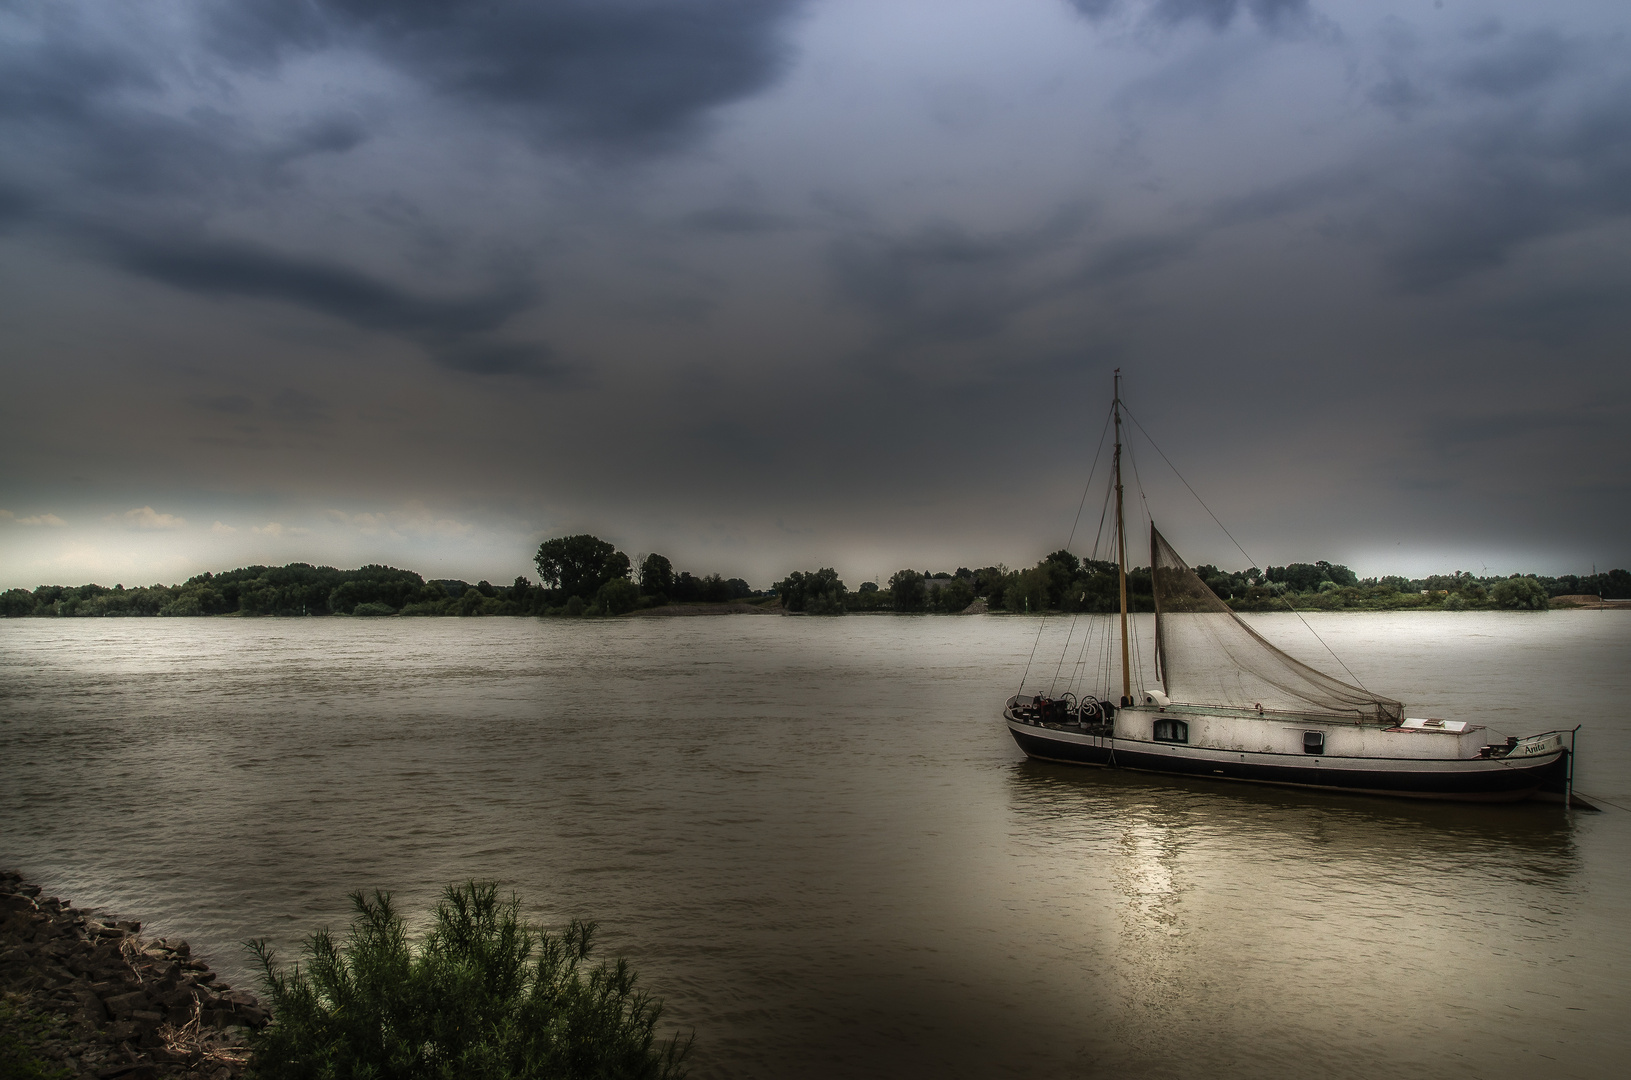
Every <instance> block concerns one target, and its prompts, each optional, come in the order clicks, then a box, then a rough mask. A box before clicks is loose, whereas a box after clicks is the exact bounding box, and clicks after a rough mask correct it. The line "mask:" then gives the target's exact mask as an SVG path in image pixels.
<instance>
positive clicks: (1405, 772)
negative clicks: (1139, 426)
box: [1003, 369, 1582, 805]
mask: <svg viewBox="0 0 1631 1080" xmlns="http://www.w3.org/2000/svg"><path fill="white" fill-rule="evenodd" d="M1122 411H1123V405H1122V401H1121V372H1120V370H1119V369H1117V371H1116V376H1115V396H1114V401H1113V405H1112V415H1113V419H1114V422H1115V453H1114V457H1113V475H1112V483H1113V484H1114V496H1115V525H1114V542H1115V546H1116V563H1117V569H1118V573H1119V579H1120V580H1119V584H1120V604H1121V610H1120V635H1119V636H1120V642H1119V644H1120V654H1121V655H1120V659H1121V664H1120V668H1121V672H1120V674H1121V679H1120V691H1121V692H1120V694H1119V695H1114V694H1113V689H1111V688H1109V687H1106V688H1104V689H1105V692H1104V693H1103V694H1102V695H1094V694H1087V693H1084V694H1083V695H1082V696H1080V697H1079V698H1078V697H1077V696H1076V695H1075V694H1072V693H1068V692H1067V693H1064V694H1061V695H1059V696H1057V697H1055V696H1052V694H1051V691H1050V693H1049V694H1032V695H1026V694H1024V693H1020V694H1016V695H1014V696H1013V697H1011V698H1009V699H1008V702H1007V705H1006V707H1005V708H1004V710H1003V719H1004V722H1005V723H1006V724H1007V726H1008V730H1009V732H1010V733H1011V734H1012V735H1013V737H1014V741H1015V742H1016V743H1018V744H1019V748H1020V749H1021V750H1022V751H1024V752H1025V754H1026V755H1027V756H1028V757H1031V758H1035V759H1039V760H1043V761H1056V762H1064V763H1069V764H1073V765H1095V766H1102V767H1110V768H1121V769H1136V770H1144V771H1149V772H1159V773H1176V774H1184V775H1191V776H1200V777H1208V778H1213V779H1225V780H1245V781H1255V782H1258V783H1268V784H1282V785H1292V786H1296V787H1302V788H1316V789H1321V790H1326V791H1342V792H1351V793H1357V794H1367V795H1390V796H1403V797H1408V798H1417V799H1452V800H1463V801H1484V802H1501V801H1516V800H1519V799H1525V798H1529V797H1532V796H1535V795H1542V796H1543V797H1544V796H1547V795H1550V796H1552V797H1554V798H1555V797H1556V796H1558V795H1561V796H1562V799H1561V801H1565V802H1573V803H1574V804H1575V805H1581V804H1582V802H1581V800H1580V799H1579V798H1578V796H1575V795H1574V794H1573V772H1574V770H1573V764H1574V753H1573V750H1574V742H1575V735H1576V733H1577V732H1578V730H1579V729H1578V728H1576V729H1574V730H1573V731H1569V730H1562V729H1559V730H1552V731H1543V732H1539V733H1537V734H1533V735H1526V736H1523V737H1508V738H1505V739H1503V740H1501V741H1492V735H1491V733H1490V732H1489V731H1488V729H1487V728H1486V727H1485V726H1484V725H1482V724H1480V723H1477V722H1475V721H1472V720H1449V719H1442V718H1436V717H1408V716H1406V715H1405V708H1404V705H1403V704H1402V703H1400V702H1399V701H1396V700H1394V699H1392V698H1389V697H1386V696H1383V695H1381V694H1377V693H1373V692H1372V691H1370V690H1368V689H1366V688H1364V687H1363V686H1359V685H1354V684H1353V683H1348V682H1344V681H1342V680H1340V679H1337V678H1335V677H1333V676H1331V675H1328V674H1326V673H1325V672H1323V671H1320V670H1318V669H1316V668H1314V667H1313V666H1311V665H1309V664H1305V663H1303V662H1302V661H1300V660H1297V659H1296V658H1294V657H1292V656H1290V655H1289V654H1287V653H1285V652H1283V651H1282V650H1280V649H1279V648H1277V647H1276V646H1274V645H1273V644H1271V643H1270V642H1269V641H1268V640H1267V639H1265V638H1264V637H1263V636H1262V635H1261V634H1259V633H1258V632H1257V631H1256V630H1254V629H1253V628H1252V627H1251V626H1250V625H1248V624H1247V623H1246V622H1245V621H1244V620H1243V619H1241V618H1240V616H1239V615H1237V614H1236V613H1235V612H1234V610H1233V609H1231V608H1230V607H1229V605H1228V604H1226V603H1224V601H1223V600H1221V599H1219V597H1218V596H1217V594H1216V593H1214V592H1213V591H1212V590H1211V589H1210V588H1209V587H1208V586H1207V585H1206V583H1205V582H1204V581H1203V580H1202V579H1201V577H1200V576H1199V575H1198V574H1197V573H1196V572H1195V571H1194V570H1192V569H1190V567H1189V566H1188V565H1187V564H1186V563H1185V562H1184V561H1183V559H1182V558H1180V557H1179V555H1178V553H1177V552H1176V551H1175V550H1174V549H1173V547H1172V545H1171V544H1169V543H1168V542H1167V540H1166V538H1165V537H1163V536H1162V535H1161V533H1160V531H1159V530H1157V529H1156V527H1155V524H1154V522H1153V521H1152V522H1151V523H1150V575H1151V586H1152V592H1153V594H1154V601H1155V620H1154V650H1153V659H1154V674H1155V679H1154V680H1153V682H1155V683H1159V685H1160V689H1154V688H1153V685H1146V686H1144V687H1143V688H1141V692H1140V693H1139V695H1138V696H1137V697H1136V699H1135V696H1134V693H1133V677H1132V671H1133V668H1132V661H1131V655H1130V653H1131V650H1130V649H1129V643H1130V642H1131V641H1132V638H1131V636H1130V634H1129V619H1128V604H1127V563H1128V558H1127V526H1126V519H1125V516H1124V513H1123V501H1124V500H1123V490H1122V478H1121V458H1122ZM1039 633H1040V631H1039ZM1141 651H1142V650H1141ZM1105 675H1106V676H1108V675H1109V672H1108V671H1106V672H1105ZM1350 677H1352V676H1351V675H1350ZM1355 681H1356V682H1357V681H1358V680H1357V679H1356V680H1355ZM1112 697H1114V700H1112Z"/></svg>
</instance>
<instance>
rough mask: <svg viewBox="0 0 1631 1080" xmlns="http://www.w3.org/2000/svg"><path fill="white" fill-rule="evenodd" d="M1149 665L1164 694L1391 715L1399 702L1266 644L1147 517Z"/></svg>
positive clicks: (1187, 699) (1200, 701) (1244, 705)
mask: <svg viewBox="0 0 1631 1080" xmlns="http://www.w3.org/2000/svg"><path fill="white" fill-rule="evenodd" d="M1150 569H1151V578H1152V580H1153V584H1154V591H1155V657H1156V670H1157V674H1158V675H1159V676H1160V678H1161V684H1162V686H1163V687H1164V688H1165V690H1166V693H1167V696H1168V697H1170V698H1171V699H1172V700H1173V701H1176V702H1184V703H1188V704H1193V705H1227V706H1233V707H1235V708H1241V709H1258V708H1261V709H1264V710H1267V711H1270V712H1294V713H1309V712H1314V713H1322V714H1330V715H1337V716H1346V717H1349V718H1352V719H1355V720H1359V721H1368V722H1372V723H1387V722H1392V723H1397V722H1398V721H1399V719H1400V718H1401V717H1402V716H1403V715H1404V706H1403V705H1401V704H1400V703H1399V702H1397V701H1394V700H1393V699H1392V698H1385V697H1382V696H1381V695H1379V694H1373V693H1371V692H1370V691H1368V690H1365V689H1363V688H1361V687H1358V686H1350V685H1349V684H1347V683H1345V682H1343V681H1341V680H1340V679H1333V678H1331V676H1329V675H1326V674H1325V673H1324V672H1321V671H1318V670H1316V669H1314V668H1311V667H1309V666H1308V665H1307V664H1305V663H1303V662H1302V661H1300V660H1295V659H1293V658H1292V657H1290V656H1287V655H1286V654H1285V653H1283V652H1281V651H1280V650H1279V649H1277V648H1275V647H1274V646H1273V645H1270V644H1269V643H1268V642H1267V641H1266V640H1264V638H1263V636H1262V635H1261V634H1259V633H1258V632H1257V631H1255V630H1253V629H1252V628H1251V627H1250V626H1248V625H1246V623H1245V622H1244V621H1243V620H1242V619H1241V618H1240V616H1238V615H1236V614H1235V613H1234V612H1233V611H1232V610H1230V608H1229V605H1227V604H1225V603H1224V602H1223V601H1222V600H1220V599H1218V597H1217V594H1216V593H1214V592H1213V591H1212V590H1211V589H1209V588H1207V586H1206V583H1205V582H1204V581H1202V580H1201V578H1200V575H1199V574H1197V573H1195V571H1193V570H1191V569H1190V568H1189V566H1188V564H1186V563H1185V562H1184V560H1183V559H1181V558H1179V557H1178V553H1177V552H1176V551H1174V550H1173V549H1172V545H1170V544H1168V543H1167V541H1166V538H1165V537H1164V536H1162V535H1161V534H1160V533H1159V532H1157V531H1156V528H1155V526H1154V524H1153V523H1152V524H1151V525H1150Z"/></svg>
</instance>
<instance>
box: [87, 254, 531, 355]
mask: <svg viewBox="0 0 1631 1080" xmlns="http://www.w3.org/2000/svg"><path fill="white" fill-rule="evenodd" d="M100 239H101V242H102V246H103V247H104V248H105V249H107V250H108V251H109V253H110V254H111V256H112V258H113V259H114V260H115V261H116V262H117V263H118V264H119V265H121V266H122V267H124V268H125V269H126V270H129V271H130V272H132V273H135V274H139V275H141V276H143V277H148V278H152V279H153V280H155V281H160V282H163V283H164V284H166V285H170V286H173V287H175V288H179V289H185V290H187V291H189V292H194V293H199V294H202V295H206V296H241V297H251V298H255V299H263V300H275V301H281V302H284V303H289V304H293V305H295V306H297V307H303V308H306V309H309V310H312V311H317V312H321V313H323V314H325V315H329V316H331V317H333V318H337V319H341V320H344V321H345V322H348V323H351V324H352V325H354V326H359V327H363V328H365V329H370V330H379V331H384V332H386V333H391V334H397V335H400V336H403V337H408V338H411V339H413V340H415V341H418V342H419V343H420V344H422V345H423V346H425V348H426V349H427V350H428V351H429V352H430V354H431V356H432V358H433V359H435V360H436V362H437V363H440V364H442V365H444V366H446V367H449V368H453V369H455V370H458V371H468V372H473V373H476V374H482V375H493V374H516V373H526V374H535V375H559V374H562V373H563V372H562V369H560V368H559V367H557V366H555V365H553V364H552V363H551V354H550V352H549V350H548V348H547V347H545V346H542V345H514V344H508V343H502V342H495V341H491V340H488V339H487V338H485V336H484V335H487V334H489V333H491V332H492V331H495V330H497V329H498V328H499V327H500V326H502V324H503V323H504V322H505V321H506V320H508V319H509V318H511V317H512V316H513V315H515V314H516V313H517V312H519V311H522V310H523V309H525V308H527V307H530V306H531V305H532V303H533V302H534V299H535V293H534V290H533V289H532V288H531V287H529V286H528V285H526V284H525V283H519V282H511V283H507V284H505V285H503V286H501V287H499V288H496V289H493V290H490V291H488V292H486V293H484V294H478V295H475V296H468V297H463V298H456V299H449V298H445V297H435V296H426V295H423V294H420V293H415V292H411V291H409V290H406V289H403V288H401V287H399V286H397V285H394V284H391V283H389V282H386V281H383V280H381V279H379V278H377V277H373V276H370V275H367V274H364V273H361V272H359V271H357V270H354V269H351V268H349V267H345V266H341V265H338V264H335V263H332V262H327V261H323V260H318V259H311V258H301V257H297V256H290V255H285V254H283V253H281V252H276V251H273V250H271V249H268V248H264V247H259V246H256V245H251V244H244V243H225V242H211V241H204V240H189V239H183V238H182V237H180V236H178V235H176V234H175V233H170V234H167V235H165V236H163V237H138V236H132V235H130V234H128V233H118V232H104V233H103V234H102V235H101V237H100Z"/></svg>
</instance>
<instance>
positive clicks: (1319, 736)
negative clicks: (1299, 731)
mask: <svg viewBox="0 0 1631 1080" xmlns="http://www.w3.org/2000/svg"><path fill="white" fill-rule="evenodd" d="M1303 753H1305V754H1323V753H1325V732H1323V731H1305V732H1303Z"/></svg>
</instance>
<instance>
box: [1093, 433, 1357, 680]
mask: <svg viewBox="0 0 1631 1080" xmlns="http://www.w3.org/2000/svg"><path fill="white" fill-rule="evenodd" d="M1122 411H1123V412H1125V413H1126V414H1127V418H1128V419H1129V420H1131V421H1132V422H1133V424H1134V426H1136V427H1137V428H1138V430H1139V433H1140V434H1142V435H1143V436H1144V438H1146V439H1149V443H1150V446H1152V447H1154V449H1155V452H1156V453H1157V454H1160V455H1161V460H1162V461H1165V462H1166V463H1167V467H1168V468H1169V469H1171V470H1172V475H1174V476H1176V477H1177V478H1178V480H1179V482H1180V483H1182V484H1183V485H1184V487H1186V488H1189V493H1190V494H1191V495H1193V496H1195V501H1196V502H1198V503H1200V504H1201V509H1202V510H1205V511H1206V513H1207V515H1208V516H1210V517H1211V519H1212V520H1213V521H1214V522H1216V523H1217V526H1218V528H1220V529H1222V530H1223V535H1224V536H1227V537H1228V538H1229V542H1230V543H1232V544H1234V546H1235V548H1236V549H1237V550H1238V551H1239V552H1240V553H1241V554H1242V555H1244V556H1246V561H1247V562H1248V563H1249V564H1250V565H1252V566H1256V565H1257V560H1256V559H1254V558H1252V557H1251V554H1250V553H1249V552H1248V551H1247V550H1246V549H1245V548H1243V547H1241V546H1240V541H1239V540H1236V539H1235V537H1234V534H1233V533H1231V532H1230V531H1229V529H1228V527H1227V526H1226V525H1224V524H1223V522H1222V521H1219V520H1218V516H1217V515H1216V514H1214V513H1212V508H1211V507H1210V506H1207V505H1206V500H1205V499H1202V498H1201V496H1200V493H1199V492H1197V491H1196V490H1195V489H1194V488H1193V487H1190V484H1189V481H1188V480H1185V479H1184V474H1183V473H1181V472H1179V471H1178V466H1176V465H1174V464H1173V463H1172V459H1171V458H1169V457H1167V454H1166V451H1164V450H1162V449H1161V447H1160V445H1159V444H1158V443H1157V442H1156V441H1155V439H1154V438H1152V437H1151V436H1150V433H1149V432H1148V431H1145V430H1144V425H1143V424H1140V423H1139V422H1138V417H1136V416H1134V415H1133V411H1132V410H1131V409H1129V408H1127V405H1126V403H1125V402H1123V403H1122ZM1128 445H1129V450H1128V456H1129V457H1131V456H1132V454H1131V444H1128ZM1133 476H1134V478H1135V479H1136V478H1137V476H1138V465H1137V463H1136V462H1135V463H1134V464H1133ZM1143 495H1144V491H1143V485H1142V484H1140V485H1139V497H1140V498H1143ZM1144 512H1145V514H1146V515H1147V514H1148V513H1149V504H1148V503H1147V502H1146V503H1145V507H1144ZM1280 601H1281V603H1283V604H1285V606H1286V610H1287V611H1289V612H1291V613H1292V614H1293V615H1295V616H1297V621H1298V622H1300V623H1302V624H1303V629H1305V630H1307V631H1308V632H1309V633H1310V634H1313V635H1314V640H1315V641H1317V642H1319V643H1320V644H1321V645H1323V646H1325V651H1326V652H1328V653H1330V654H1331V659H1333V660H1335V661H1336V662H1337V664H1338V665H1340V666H1341V668H1342V670H1343V671H1345V672H1347V673H1348V678H1350V679H1352V680H1353V681H1354V684H1355V685H1356V686H1358V687H1359V689H1361V690H1363V691H1365V693H1367V694H1368V693H1370V692H1371V691H1370V689H1369V688H1368V687H1367V686H1366V685H1365V684H1364V683H1362V682H1360V681H1359V676H1357V675H1355V674H1354V673H1353V672H1352V671H1351V670H1349V668H1348V665H1347V664H1345V663H1343V662H1342V657H1340V656H1338V655H1337V653H1336V650H1335V649H1333V648H1331V646H1330V645H1328V644H1326V641H1325V639H1324V638H1322V637H1320V636H1319V632H1318V631H1316V630H1315V629H1314V628H1313V627H1312V626H1309V625H1308V620H1307V619H1305V618H1303V615H1302V612H1300V611H1298V610H1297V609H1296V608H1295V607H1294V606H1292V603H1291V601H1289V600H1287V599H1286V598H1285V597H1284V596H1281V597H1280Z"/></svg>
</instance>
